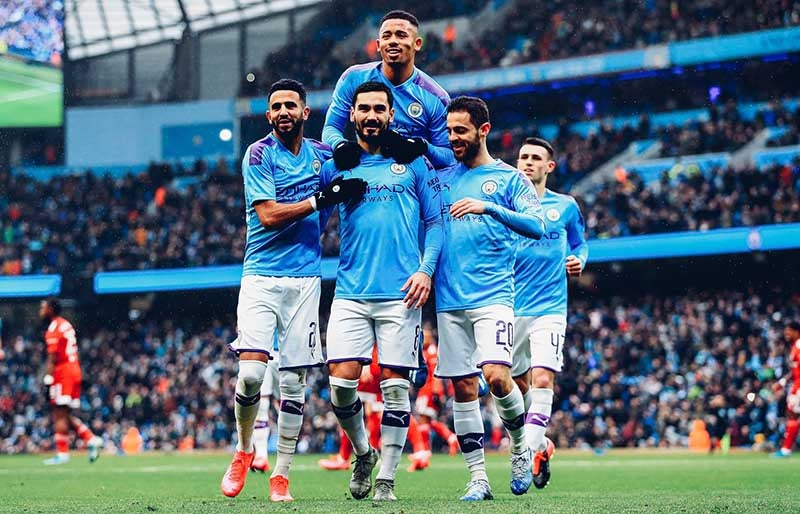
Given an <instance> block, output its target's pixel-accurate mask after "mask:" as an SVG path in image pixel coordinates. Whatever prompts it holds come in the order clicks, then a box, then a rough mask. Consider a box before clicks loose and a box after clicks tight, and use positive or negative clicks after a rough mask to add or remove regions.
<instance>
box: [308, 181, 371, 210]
mask: <svg viewBox="0 0 800 514" xmlns="http://www.w3.org/2000/svg"><path fill="white" fill-rule="evenodd" d="M366 192H367V182H366V181H364V180H361V179H360V178H348V179H346V178H344V177H343V176H341V175H339V176H338V177H336V178H335V179H333V182H331V183H330V184H328V185H327V186H325V187H323V188H322V191H318V192H316V193H314V200H315V201H316V207H315V208H316V210H318V211H321V210H322V209H325V208H328V207H330V206H332V205H336V204H337V203H342V202H347V203H348V204H356V203H358V202H360V201H361V199H362V198H364V194H365V193H366Z"/></svg>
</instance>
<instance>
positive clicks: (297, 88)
mask: <svg viewBox="0 0 800 514" xmlns="http://www.w3.org/2000/svg"><path fill="white" fill-rule="evenodd" d="M275 91H294V92H295V93H297V94H298V95H300V100H302V101H303V103H306V88H305V86H304V85H303V84H302V82H298V81H296V80H294V79H280V80H279V81H277V82H275V83H274V84H272V85H271V86H270V87H269V94H268V95H267V99H269V97H271V96H272V93H274V92H275Z"/></svg>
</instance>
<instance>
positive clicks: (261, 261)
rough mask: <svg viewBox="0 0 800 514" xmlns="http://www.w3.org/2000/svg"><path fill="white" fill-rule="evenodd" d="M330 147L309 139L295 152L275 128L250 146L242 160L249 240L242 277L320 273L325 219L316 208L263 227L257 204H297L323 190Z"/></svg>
mask: <svg viewBox="0 0 800 514" xmlns="http://www.w3.org/2000/svg"><path fill="white" fill-rule="evenodd" d="M330 156H331V151H330V147H329V146H328V145H325V144H323V143H320V142H319V141H315V140H313V139H308V138H304V139H303V143H302V144H301V145H300V152H299V153H298V154H297V155H294V154H293V153H292V152H291V151H290V150H288V149H287V148H286V147H285V146H283V143H281V142H280V140H279V139H278V138H277V137H276V136H275V134H274V133H272V132H270V133H269V135H267V137H265V138H264V139H261V140H259V141H256V142H255V143H253V144H252V145H250V146H249V147H248V148H247V152H245V155H244V159H243V160H242V175H243V177H244V197H245V202H246V204H247V205H246V208H245V218H246V222H247V242H246V244H245V251H244V266H243V270H242V275H261V276H273V277H318V276H320V254H321V250H320V244H319V235H320V226H319V224H320V217H319V213H317V212H314V213H312V214H309V215H308V216H306V217H305V218H303V219H301V220H298V221H296V222H294V223H291V224H289V225H287V226H285V227H283V228H280V229H277V230H267V229H266V228H264V226H263V225H261V222H260V221H259V219H258V214H257V213H256V210H255V208H254V207H253V204H254V203H255V202H259V201H264V200H275V201H276V202H278V203H295V202H299V201H301V200H304V199H306V198H308V197H309V196H311V195H312V194H313V193H314V192H316V191H318V190H319V173H320V171H321V169H322V165H323V164H324V163H325V161H327V160H328V159H329V158H330Z"/></svg>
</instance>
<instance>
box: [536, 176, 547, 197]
mask: <svg viewBox="0 0 800 514" xmlns="http://www.w3.org/2000/svg"><path fill="white" fill-rule="evenodd" d="M533 188H534V189H535V190H536V196H538V197H539V200H541V199H542V198H544V192H545V190H547V183H546V182H545V181H544V180H543V181H541V182H540V183H538V184H534V185H533Z"/></svg>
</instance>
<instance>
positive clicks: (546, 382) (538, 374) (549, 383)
mask: <svg viewBox="0 0 800 514" xmlns="http://www.w3.org/2000/svg"><path fill="white" fill-rule="evenodd" d="M533 387H534V388H536V389H552V388H553V374H552V372H550V371H548V370H545V369H542V370H540V369H537V370H535V371H534V373H533Z"/></svg>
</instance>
